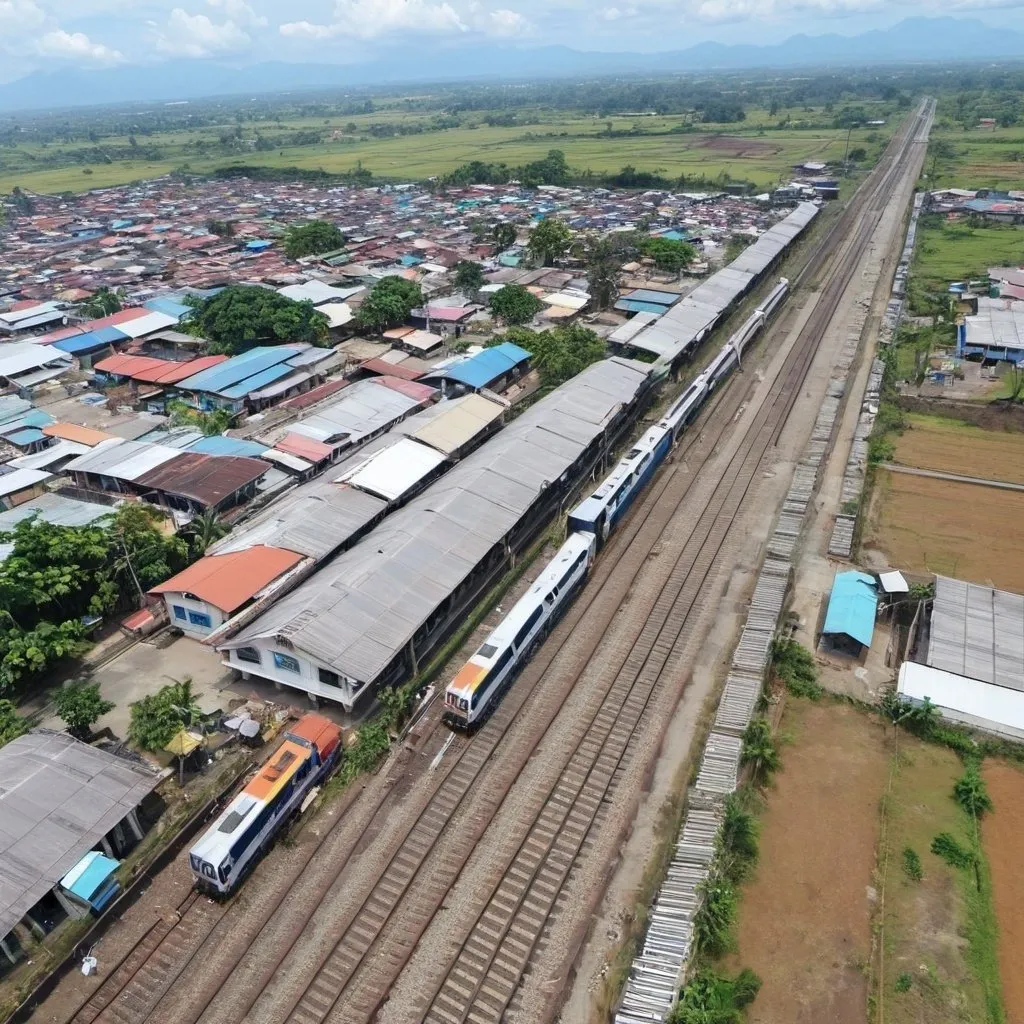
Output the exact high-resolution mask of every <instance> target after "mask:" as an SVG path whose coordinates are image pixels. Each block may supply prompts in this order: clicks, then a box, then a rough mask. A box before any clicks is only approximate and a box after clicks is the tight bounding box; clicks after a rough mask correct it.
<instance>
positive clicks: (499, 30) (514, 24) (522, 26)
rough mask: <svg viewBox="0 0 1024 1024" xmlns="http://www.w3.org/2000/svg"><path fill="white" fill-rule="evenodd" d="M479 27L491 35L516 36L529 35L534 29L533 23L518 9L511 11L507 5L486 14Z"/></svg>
mask: <svg viewBox="0 0 1024 1024" xmlns="http://www.w3.org/2000/svg"><path fill="white" fill-rule="evenodd" d="M477 27H478V28H480V30H481V31H483V32H486V33H487V35H489V36H501V37H502V38H506V39H508V38H514V37H517V36H528V35H530V34H531V33H532V32H533V31H534V26H533V23H532V22H531V21H530V20H529V18H525V17H523V15H522V14H520V13H519V12H518V11H510V10H509V9H508V8H507V7H502V8H499V9H498V10H496V11H491V12H490V13H489V14H487V15H485V16H484V18H483V19H482V21H481V22H479V23H478V26H477Z"/></svg>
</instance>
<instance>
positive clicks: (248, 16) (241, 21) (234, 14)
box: [206, 0, 267, 28]
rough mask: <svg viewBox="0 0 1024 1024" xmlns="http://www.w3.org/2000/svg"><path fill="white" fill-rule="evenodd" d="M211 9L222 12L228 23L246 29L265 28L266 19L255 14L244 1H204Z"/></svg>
mask: <svg viewBox="0 0 1024 1024" xmlns="http://www.w3.org/2000/svg"><path fill="white" fill-rule="evenodd" d="M206 2H207V3H208V4H209V5H210V6H211V7H216V8H217V9H218V10H221V11H223V12H224V15H225V17H227V19H228V20H229V21H233V22H234V23H235V24H236V25H242V26H245V27H246V28H265V27H266V25H267V19H266V18H265V17H264V16H263V15H262V14H257V13H256V12H255V11H254V10H253V9H252V7H250V6H249V4H247V3H246V2H245V0H206Z"/></svg>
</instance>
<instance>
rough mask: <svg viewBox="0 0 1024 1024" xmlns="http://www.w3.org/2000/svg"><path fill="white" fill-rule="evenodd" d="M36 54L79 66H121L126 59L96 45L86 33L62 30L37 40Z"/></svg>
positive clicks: (116, 52) (105, 47)
mask: <svg viewBox="0 0 1024 1024" xmlns="http://www.w3.org/2000/svg"><path fill="white" fill-rule="evenodd" d="M35 52H36V53H37V54H38V55H39V56H40V57H55V58H57V59H59V60H70V61H75V62H76V63H79V64H121V63H123V62H124V59H125V56H124V54H123V53H121V51H120V50H114V49H111V48H110V47H109V46H104V45H103V43H94V42H93V41H92V40H91V39H90V38H89V37H88V36H87V35H86V34H85V33H84V32H65V31H64V29H61V28H59V29H55V30H54V31H52V32H47V33H46V34H45V35H44V36H42V37H41V38H40V39H37V40H36V44H35Z"/></svg>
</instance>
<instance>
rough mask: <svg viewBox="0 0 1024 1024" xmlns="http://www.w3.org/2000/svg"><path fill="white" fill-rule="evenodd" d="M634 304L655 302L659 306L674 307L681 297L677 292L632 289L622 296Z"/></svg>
mask: <svg viewBox="0 0 1024 1024" xmlns="http://www.w3.org/2000/svg"><path fill="white" fill-rule="evenodd" d="M623 298H624V299H633V300H634V301H635V302H656V303H658V305H659V306H674V305H675V304H676V303H677V302H678V301H679V300H680V299H681V298H682V296H681V295H680V294H679V293H678V292H663V291H660V290H658V289H656V288H634V289H633V290H632V291H631V292H626V294H625V295H623Z"/></svg>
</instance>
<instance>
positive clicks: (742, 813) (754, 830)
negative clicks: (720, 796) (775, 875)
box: [718, 793, 759, 884]
mask: <svg viewBox="0 0 1024 1024" xmlns="http://www.w3.org/2000/svg"><path fill="white" fill-rule="evenodd" d="M744 804H745V801H744V798H743V796H742V794H741V793H732V794H731V795H730V796H729V798H728V800H726V802H725V816H724V818H723V819H722V828H721V830H720V832H719V833H718V857H719V863H720V865H721V870H722V874H723V875H724V876H725V877H726V878H727V879H728V880H729V881H730V882H732V883H733V884H737V883H739V882H742V881H743V880H744V879H745V878H746V877H747V875H749V874H750V870H751V868H753V866H754V865H755V864H756V863H757V855H758V831H759V830H758V824H757V820H756V819H755V818H754V815H753V814H752V813H751V812H750V811H749V810H748V809H747V808H746V807H745V806H744Z"/></svg>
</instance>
